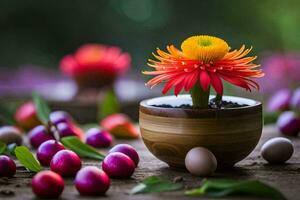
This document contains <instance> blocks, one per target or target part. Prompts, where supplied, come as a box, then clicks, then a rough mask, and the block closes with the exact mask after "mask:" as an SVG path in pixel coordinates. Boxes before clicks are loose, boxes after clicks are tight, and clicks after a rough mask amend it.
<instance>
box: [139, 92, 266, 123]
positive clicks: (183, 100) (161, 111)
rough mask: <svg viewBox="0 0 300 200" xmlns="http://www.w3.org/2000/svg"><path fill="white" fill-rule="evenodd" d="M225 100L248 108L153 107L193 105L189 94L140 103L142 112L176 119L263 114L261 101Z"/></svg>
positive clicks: (230, 98)
mask: <svg viewBox="0 0 300 200" xmlns="http://www.w3.org/2000/svg"><path fill="white" fill-rule="evenodd" d="M213 97H214V96H212V95H211V96H210V98H213ZM223 99H224V100H227V101H233V102H237V103H241V104H247V106H243V107H236V108H226V109H188V108H163V107H155V106H153V105H155V104H156V105H158V104H171V105H181V104H191V102H192V100H191V97H190V95H188V94H187V95H178V96H177V97H176V96H163V97H156V98H151V99H146V100H143V101H141V102H140V112H141V113H144V114H148V115H155V116H160V117H175V118H216V117H218V118H222V117H233V116H239V115H251V114H259V113H261V112H262V103H261V102H259V101H256V100H252V99H248V98H244V97H236V96H223Z"/></svg>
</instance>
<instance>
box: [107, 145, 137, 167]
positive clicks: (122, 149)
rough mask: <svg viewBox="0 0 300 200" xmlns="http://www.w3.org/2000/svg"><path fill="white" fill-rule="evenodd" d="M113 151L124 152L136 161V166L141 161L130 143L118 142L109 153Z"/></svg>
mask: <svg viewBox="0 0 300 200" xmlns="http://www.w3.org/2000/svg"><path fill="white" fill-rule="evenodd" d="M112 152H120V153H124V154H125V155H127V156H128V157H129V158H131V160H132V161H133V162H134V163H135V165H136V166H138V164H139V161H140V158H139V154H138V153H137V152H136V150H135V149H134V148H133V147H132V146H130V145H129V144H117V145H116V146H114V147H113V148H112V149H111V150H110V151H109V152H108V153H112Z"/></svg>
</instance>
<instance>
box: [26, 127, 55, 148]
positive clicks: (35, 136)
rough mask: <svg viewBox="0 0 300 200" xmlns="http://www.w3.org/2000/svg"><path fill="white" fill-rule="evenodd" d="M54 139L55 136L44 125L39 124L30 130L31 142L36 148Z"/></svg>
mask: <svg viewBox="0 0 300 200" xmlns="http://www.w3.org/2000/svg"><path fill="white" fill-rule="evenodd" d="M52 139H54V136H53V135H52V133H49V132H48V131H47V129H46V127H45V126H43V125H39V126H37V127H35V128H34V129H32V130H31V131H30V132H29V140H30V144H31V146H32V147H34V148H38V147H39V146H40V145H41V144H42V143H43V142H45V141H47V140H52Z"/></svg>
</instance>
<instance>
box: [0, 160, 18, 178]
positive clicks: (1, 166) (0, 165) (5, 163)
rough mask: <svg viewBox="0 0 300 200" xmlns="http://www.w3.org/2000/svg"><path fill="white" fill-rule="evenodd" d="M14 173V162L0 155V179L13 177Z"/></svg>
mask: <svg viewBox="0 0 300 200" xmlns="http://www.w3.org/2000/svg"><path fill="white" fill-rule="evenodd" d="M15 173H16V164H15V162H14V161H13V160H12V159H11V158H9V157H8V156H5V155H0V177H13V176H14V175H15Z"/></svg>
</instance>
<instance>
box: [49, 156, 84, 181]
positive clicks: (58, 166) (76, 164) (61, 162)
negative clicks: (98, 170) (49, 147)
mask: <svg viewBox="0 0 300 200" xmlns="http://www.w3.org/2000/svg"><path fill="white" fill-rule="evenodd" d="M80 168H81V160H80V158H79V156H78V155H77V154H76V153H74V152H73V151H70V150H61V151H59V152H57V153H56V154H55V155H54V156H53V158H52V160H51V162H50V169H51V170H52V171H54V172H56V173H58V174H60V175H62V176H75V175H76V173H77V172H78V171H79V170H80Z"/></svg>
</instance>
